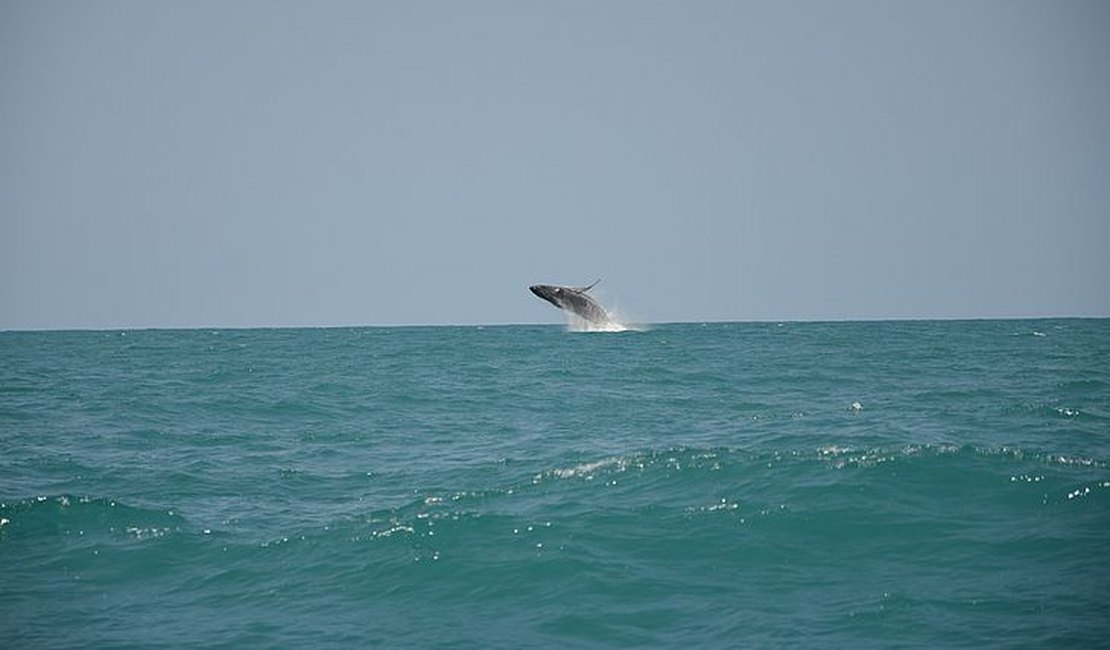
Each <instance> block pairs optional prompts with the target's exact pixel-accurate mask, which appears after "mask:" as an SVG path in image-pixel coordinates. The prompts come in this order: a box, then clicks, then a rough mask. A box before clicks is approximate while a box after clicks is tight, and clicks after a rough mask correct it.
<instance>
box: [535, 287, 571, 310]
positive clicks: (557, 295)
mask: <svg viewBox="0 0 1110 650" xmlns="http://www.w3.org/2000/svg"><path fill="white" fill-rule="evenodd" d="M528 290H529V291H531V292H532V293H534V294H536V296H537V297H539V298H543V299H544V300H546V301H547V302H549V303H551V304H553V305H555V306H556V307H558V308H559V309H563V308H564V307H566V299H565V295H566V293H567V292H568V290H567V289H566V288H565V287H556V286H553V285H550V284H533V285H532V286H530V287H528Z"/></svg>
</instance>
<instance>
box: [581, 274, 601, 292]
mask: <svg viewBox="0 0 1110 650" xmlns="http://www.w3.org/2000/svg"><path fill="white" fill-rule="evenodd" d="M598 282H601V278H598V279H596V280H594V282H593V284H591V285H590V286H588V287H578V288H576V289H575V291H577V292H578V293H586V292H587V291H589V290H590V289H593V288H594V287H595V286H597V283H598Z"/></svg>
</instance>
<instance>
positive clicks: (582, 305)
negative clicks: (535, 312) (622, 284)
mask: <svg viewBox="0 0 1110 650" xmlns="http://www.w3.org/2000/svg"><path fill="white" fill-rule="evenodd" d="M596 284H597V281H595V282H594V283H593V284H591V285H590V286H588V287H561V286H558V285H553V284H534V285H532V286H530V287H528V290H529V291H531V292H532V293H534V294H536V295H537V296H539V297H540V298H543V299H544V300H546V301H547V302H549V303H551V304H553V305H555V306H556V307H558V308H559V309H562V310H563V311H566V312H569V313H571V314H574V315H575V316H578V317H579V318H581V319H582V320H584V321H586V322H587V323H590V324H591V325H608V324H609V323H611V322H612V319H611V318H610V317H609V314H608V312H606V311H605V309H604V308H603V307H602V306H601V305H599V304H597V301H596V300H594V299H593V298H591V297H590V296H587V295H586V292H587V291H589V290H590V289H592V288H593V287H594V285H596Z"/></svg>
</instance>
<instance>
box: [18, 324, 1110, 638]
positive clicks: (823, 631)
mask: <svg viewBox="0 0 1110 650" xmlns="http://www.w3.org/2000/svg"><path fill="white" fill-rule="evenodd" d="M1108 463H1110V320H1106V319H1093V320H1092V319H1059V320H1000V321H892V322H837V323H795V322H787V323H705V324H700V323H688V324H664V325H654V326H650V327H648V328H646V329H644V330H642V331H625V332H605V333H600V332H597V333H595V332H590V333H586V332H574V331H568V330H567V329H566V328H564V327H561V326H555V325H520V326H489V327H396V328H376V327H364V328H336V329H258V330H208V329H205V330H124V331H78V332H3V333H0V567H2V569H0V647H3V648H67V647H81V648H93V647H95V648H102V647H103V648H107V647H111V648H129V647H155V646H177V647H229V648H232V647H233V648H271V647H313V648H318V647H319V648H322V647H343V648H348V647H406V648H407V647H418V648H550V647H571V648H612V647H626V648H627V647H635V648H648V647H650V648H679V647H682V648H685V647H715V648H732V647H775V648H777V647H829V648H834V647H843V648H848V647H851V648H858V647H884V648H885V647H943V648H958V647H972V648H979V647H982V646H991V647H1038V648H1043V647H1065V646H1066V647H1110V467H1108Z"/></svg>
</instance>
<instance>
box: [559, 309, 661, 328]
mask: <svg viewBox="0 0 1110 650" xmlns="http://www.w3.org/2000/svg"><path fill="white" fill-rule="evenodd" d="M563 313H564V314H566V317H567V331H568V332H643V331H645V330H646V329H647V328H646V327H644V326H642V325H630V324H628V323H625V322H624V319H623V318H621V317H620V315H619V314H616V313H614V312H612V311H610V312H609V320H608V321H606V322H604V323H591V322H590V321H588V320H586V319H584V318H580V317H578V316H577V315H575V314H572V313H570V312H569V311H564V312H563Z"/></svg>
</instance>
